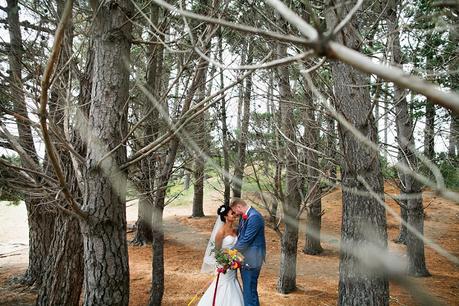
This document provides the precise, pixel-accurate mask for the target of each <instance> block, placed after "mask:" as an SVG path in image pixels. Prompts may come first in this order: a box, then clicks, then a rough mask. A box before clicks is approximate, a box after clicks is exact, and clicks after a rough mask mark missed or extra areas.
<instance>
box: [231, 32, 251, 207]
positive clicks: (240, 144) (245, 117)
mask: <svg viewBox="0 0 459 306" xmlns="http://www.w3.org/2000/svg"><path fill="white" fill-rule="evenodd" d="M247 44H248V46H247V55H246V57H247V58H246V61H245V62H244V64H247V65H250V64H252V62H253V50H254V42H253V40H252V39H249V40H248V41H247ZM242 57H243V55H242ZM243 89H244V91H243V98H242V104H243V107H242V109H241V114H238V116H240V117H241V127H240V129H239V131H238V132H239V134H238V136H237V158H236V161H235V164H234V175H233V180H232V184H233V196H234V197H237V198H240V197H241V194H242V180H243V179H244V168H245V163H246V154H247V152H246V150H247V140H248V133H249V122H250V103H251V101H252V75H249V76H248V77H247V78H246V79H245V84H244V86H243Z"/></svg>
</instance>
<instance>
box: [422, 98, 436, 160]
mask: <svg viewBox="0 0 459 306" xmlns="http://www.w3.org/2000/svg"><path fill="white" fill-rule="evenodd" d="M434 138H435V105H434V104H432V102H430V101H427V102H426V125H425V128H424V155H425V156H426V157H427V158H428V159H430V160H434V158H435V140H434Z"/></svg>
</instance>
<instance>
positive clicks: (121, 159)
mask: <svg viewBox="0 0 459 306" xmlns="http://www.w3.org/2000/svg"><path fill="white" fill-rule="evenodd" d="M131 11H132V10H131V5H130V2H129V1H127V0H122V1H105V2H103V3H101V4H100V5H99V6H98V7H97V11H95V16H94V19H93V20H94V27H93V30H94V33H93V40H94V51H95V55H94V74H93V90H92V94H91V108H90V112H89V120H88V129H89V132H88V134H89V136H88V148H87V155H86V160H87V162H86V168H87V169H86V171H85V195H84V206H83V210H84V211H85V212H86V213H87V214H88V215H89V218H88V220H87V221H86V222H82V224H81V229H82V233H83V243H84V265H85V277H84V286H85V291H84V299H83V304H84V305H102V304H105V305H108V304H110V305H128V302H129V266H128V253H127V241H126V207H125V204H126V176H125V174H124V173H121V171H120V170H119V169H118V166H119V165H122V164H123V163H125V162H126V147H125V146H121V147H120V148H118V149H117V150H116V151H115V152H114V153H113V154H112V155H111V156H110V157H109V158H107V159H105V160H104V161H101V158H102V157H103V156H104V155H105V154H106V153H107V152H108V151H110V150H112V149H114V147H116V146H117V145H118V144H119V141H120V139H124V137H125V136H126V133H127V107H126V101H127V99H128V96H129V71H128V66H129V53H130V32H131V23H130V22H129V18H130V14H131Z"/></svg>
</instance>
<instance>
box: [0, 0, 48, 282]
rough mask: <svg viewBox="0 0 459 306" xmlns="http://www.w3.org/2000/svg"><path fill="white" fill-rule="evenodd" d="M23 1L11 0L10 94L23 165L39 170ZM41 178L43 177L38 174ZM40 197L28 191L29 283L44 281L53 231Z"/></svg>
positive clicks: (9, 19)
mask: <svg viewBox="0 0 459 306" xmlns="http://www.w3.org/2000/svg"><path fill="white" fill-rule="evenodd" d="M19 10H20V7H19V3H18V1H17V0H8V1H7V8H6V11H7V13H8V31H9V36H10V52H9V55H8V58H9V66H10V67H9V71H10V97H11V100H12V102H13V111H14V113H15V114H16V115H17V116H16V118H15V119H16V124H17V130H18V135H19V144H20V145H21V147H22V149H23V150H24V153H25V154H27V156H24V155H23V154H20V158H21V163H22V166H23V167H24V168H26V169H34V170H37V169H38V170H39V162H38V156H37V152H36V149H35V145H34V141H33V136H32V129H31V125H30V123H31V121H30V120H29V115H28V110H27V102H26V98H25V93H24V84H23V79H22V69H23V62H24V57H23V53H24V46H23V41H22V35H21V27H20V22H19ZM36 179H37V180H40V178H39V177H36ZM39 203H40V202H39V200H37V199H33V198H31V197H29V196H27V195H26V198H25V205H26V208H27V221H28V224H29V266H28V268H27V271H26V273H25V275H24V277H23V278H22V281H23V282H25V283H26V284H28V285H33V284H36V285H40V284H41V279H42V276H43V272H44V267H45V261H46V258H47V255H48V251H49V246H50V242H51V238H52V234H53V222H54V215H53V214H52V213H49V212H47V211H46V210H44V209H42V206H41V205H39Z"/></svg>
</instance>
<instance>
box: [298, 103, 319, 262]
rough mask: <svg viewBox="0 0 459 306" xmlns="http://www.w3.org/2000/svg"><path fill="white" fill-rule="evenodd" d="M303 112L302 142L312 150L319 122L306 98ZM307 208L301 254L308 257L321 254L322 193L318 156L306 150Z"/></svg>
mask: <svg viewBox="0 0 459 306" xmlns="http://www.w3.org/2000/svg"><path fill="white" fill-rule="evenodd" d="M306 99H307V101H306V109H305V110H304V140H305V143H306V146H308V147H309V148H311V149H313V150H317V149H318V147H319V146H318V145H319V122H317V121H316V118H315V115H314V109H315V108H314V104H313V102H312V100H311V98H306ZM306 165H307V185H308V197H309V201H308V205H309V206H308V208H307V210H306V211H307V215H306V235H305V245H304V249H303V252H304V253H305V254H309V255H318V254H320V253H322V251H323V248H322V246H321V245H320V228H321V224H322V192H321V189H320V173H319V167H320V166H319V156H318V154H317V153H316V152H314V151H312V150H306Z"/></svg>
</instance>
